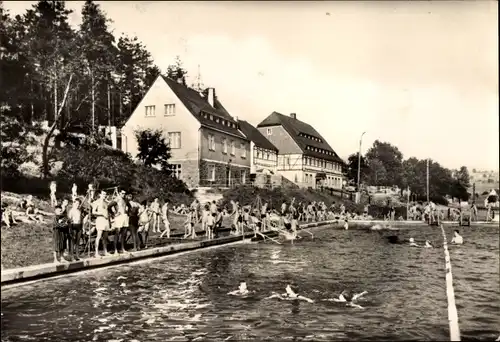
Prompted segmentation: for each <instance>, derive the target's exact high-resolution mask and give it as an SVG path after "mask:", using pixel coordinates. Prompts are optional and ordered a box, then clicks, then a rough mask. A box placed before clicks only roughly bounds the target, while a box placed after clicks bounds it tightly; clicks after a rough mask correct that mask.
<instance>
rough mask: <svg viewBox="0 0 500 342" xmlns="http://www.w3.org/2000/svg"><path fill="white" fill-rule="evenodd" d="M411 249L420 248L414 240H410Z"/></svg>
mask: <svg viewBox="0 0 500 342" xmlns="http://www.w3.org/2000/svg"><path fill="white" fill-rule="evenodd" d="M409 242H410V247H419V245H418V244H417V243H416V242H415V239H414V238H410V241H409Z"/></svg>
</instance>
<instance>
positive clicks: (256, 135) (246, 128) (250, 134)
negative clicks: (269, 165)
mask: <svg viewBox="0 0 500 342" xmlns="http://www.w3.org/2000/svg"><path fill="white" fill-rule="evenodd" d="M238 124H239V125H240V131H242V132H243V134H244V135H245V136H246V137H247V138H248V140H250V141H253V143H254V144H255V146H257V147H260V148H265V149H266V150H272V151H276V152H278V149H277V148H276V146H274V145H273V143H272V142H270V141H269V140H267V138H266V137H265V136H264V135H263V134H262V133H260V131H259V130H258V129H257V128H255V127H254V126H252V125H251V124H249V123H248V122H246V121H244V120H238Z"/></svg>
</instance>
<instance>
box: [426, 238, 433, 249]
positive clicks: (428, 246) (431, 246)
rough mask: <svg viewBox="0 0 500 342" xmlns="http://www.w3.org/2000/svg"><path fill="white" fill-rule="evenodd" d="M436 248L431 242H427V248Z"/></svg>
mask: <svg viewBox="0 0 500 342" xmlns="http://www.w3.org/2000/svg"><path fill="white" fill-rule="evenodd" d="M433 247H434V246H433V245H432V244H431V242H430V241H429V240H425V248H433Z"/></svg>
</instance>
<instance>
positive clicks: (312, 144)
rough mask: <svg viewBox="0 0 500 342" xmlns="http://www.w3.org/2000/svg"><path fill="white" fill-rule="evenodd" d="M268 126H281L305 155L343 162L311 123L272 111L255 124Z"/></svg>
mask: <svg viewBox="0 0 500 342" xmlns="http://www.w3.org/2000/svg"><path fill="white" fill-rule="evenodd" d="M269 126H283V128H284V129H285V130H286V131H287V132H288V134H290V136H291V137H292V139H293V140H294V141H295V142H296V143H297V145H299V147H300V149H301V150H302V152H303V153H304V154H305V155H307V156H310V157H315V158H322V159H326V160H330V161H334V162H337V163H342V164H344V161H343V160H342V158H340V157H339V156H338V155H337V153H336V152H335V151H334V150H333V148H332V147H331V146H330V145H329V144H328V143H327V142H326V140H325V139H324V138H323V137H322V136H321V134H319V133H318V131H316V130H315V129H314V128H313V127H312V126H311V125H309V124H307V123H305V122H303V121H300V120H298V119H295V118H292V117H290V116H286V115H283V114H280V113H278V112H272V114H271V115H269V116H268V117H267V118H265V119H264V121H262V122H261V123H260V124H258V125H257V127H269ZM304 135H305V136H304ZM307 136H309V137H312V138H316V139H319V140H320V141H317V140H313V139H311V138H308V137H307ZM314 149H322V150H325V151H328V152H330V154H326V153H322V152H319V151H315V150H314Z"/></svg>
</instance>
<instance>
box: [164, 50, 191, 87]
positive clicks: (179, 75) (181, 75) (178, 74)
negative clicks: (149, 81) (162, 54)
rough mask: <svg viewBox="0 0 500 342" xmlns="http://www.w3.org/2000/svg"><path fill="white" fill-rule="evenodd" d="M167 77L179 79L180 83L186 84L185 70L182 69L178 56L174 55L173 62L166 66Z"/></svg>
mask: <svg viewBox="0 0 500 342" xmlns="http://www.w3.org/2000/svg"><path fill="white" fill-rule="evenodd" d="M167 77H168V78H170V79H172V80H174V81H179V80H181V82H182V84H184V85H186V77H187V71H186V69H184V67H183V65H182V61H181V58H180V57H179V56H176V57H175V61H174V64H170V65H169V66H168V67H167Z"/></svg>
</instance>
